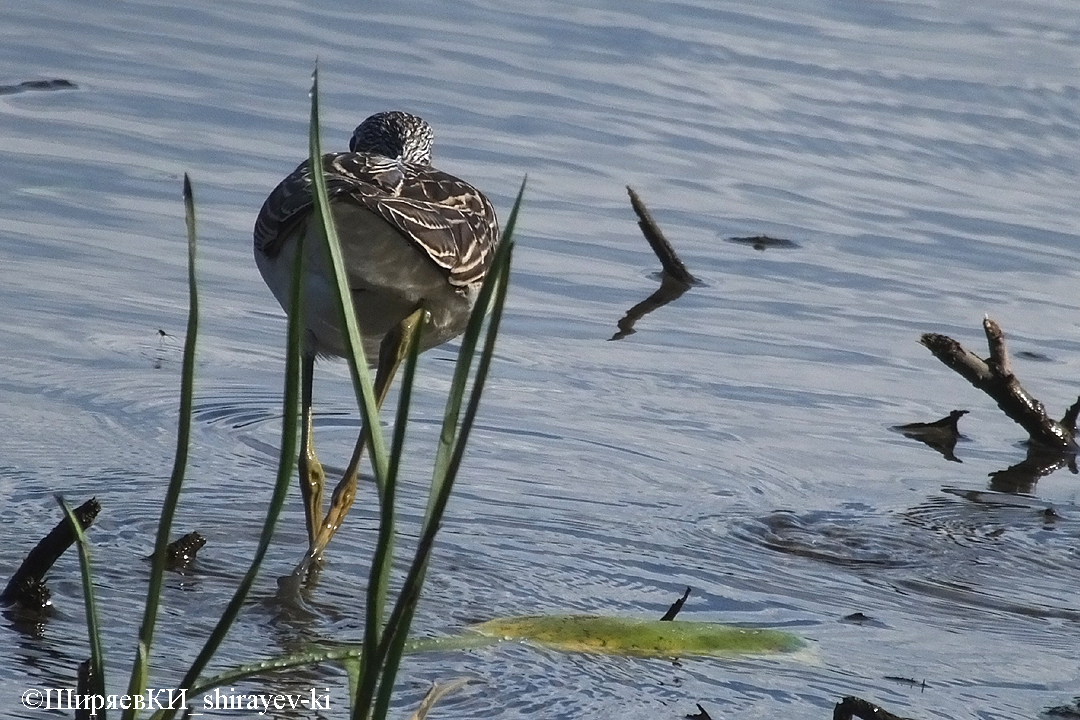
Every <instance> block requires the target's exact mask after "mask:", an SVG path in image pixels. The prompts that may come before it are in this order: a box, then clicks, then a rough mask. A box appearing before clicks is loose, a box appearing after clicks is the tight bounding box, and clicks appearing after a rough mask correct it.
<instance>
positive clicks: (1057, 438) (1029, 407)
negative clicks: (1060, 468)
mask: <svg viewBox="0 0 1080 720" xmlns="http://www.w3.org/2000/svg"><path fill="white" fill-rule="evenodd" d="M983 331H984V332H985V333H986V342H987V345H988V346H989V348H990V357H988V358H986V359H985V360H984V359H982V358H980V357H979V356H978V355H976V354H975V353H973V352H971V351H970V350H965V349H964V348H963V346H961V345H960V343H958V342H957V341H955V340H953V339H952V338H950V337H947V336H945V335H937V334H934V333H926V334H925V335H923V336H922V338H920V340H919V342H921V343H922V344H923V345H925V346H926V347H927V348H928V349H929V350H930V352H932V353H933V354H934V357H936V358H937V359H938V360H940V361H941V362H943V363H945V364H946V365H948V366H949V367H950V368H952V369H953V370H955V371H956V372H958V373H960V374H961V375H963V376H964V378H966V379H967V381H968V382H970V383H971V384H972V385H974V386H975V387H977V388H979V389H980V390H982V391H983V392H985V393H986V394H987V395H989V396H990V397H991V398H993V399H994V401H995V402H996V403H997V404H998V407H999V408H1001V410H1002V411H1003V412H1004V413H1005V414H1006V415H1008V416H1009V417H1010V418H1012V420H1013V421H1014V422H1016V423H1018V424H1019V425H1020V426H1021V427H1022V428H1024V429H1025V430H1027V433H1028V436H1029V437H1030V438H1031V441H1032V442H1033V443H1036V444H1038V445H1043V446H1046V447H1050V448H1057V449H1060V450H1069V451H1075V450H1076V444H1075V434H1076V419H1077V415H1078V414H1080V398H1078V399H1077V401H1076V402H1075V403H1074V404H1073V405H1072V407H1070V408H1069V409H1068V411H1067V412H1066V413H1065V416H1064V417H1063V418H1062V419H1061V421H1057V420H1053V419H1052V418H1050V417H1049V416H1048V415H1047V414H1046V408H1045V407H1044V406H1043V404H1042V403H1041V402H1039V401H1038V400H1036V399H1035V398H1034V397H1033V396H1032V395H1031V393H1029V392H1028V391H1027V390H1025V389H1024V388H1023V386H1022V385H1020V381H1019V380H1017V379H1016V376H1015V375H1014V374H1013V372H1012V366H1011V364H1010V362H1009V354H1008V352H1007V351H1006V349H1005V334H1004V333H1003V332H1002V331H1001V327H1000V326H999V325H998V324H997V323H996V322H994V321H993V320H991V319H990V318H989V317H985V318H983Z"/></svg>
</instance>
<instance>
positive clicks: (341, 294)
mask: <svg viewBox="0 0 1080 720" xmlns="http://www.w3.org/2000/svg"><path fill="white" fill-rule="evenodd" d="M308 150H309V158H308V163H309V166H308V167H309V170H310V174H311V183H312V187H311V189H312V193H311V195H312V200H313V202H314V209H315V215H316V218H317V222H318V223H319V226H320V227H321V229H322V231H323V237H324V238H325V239H326V249H327V252H328V257H329V260H330V266H331V268H333V271H334V281H335V284H336V287H337V292H336V293H331V294H332V295H333V296H334V299H335V304H336V305H337V308H338V317H339V318H340V319H341V327H342V328H343V329H344V331H345V332H343V333H342V338H343V340H344V341H345V349H346V350H347V353H346V359H347V360H348V361H349V372H350V373H351V375H352V381H353V389H354V391H355V393H356V401H357V404H358V405H359V406H360V414H361V416H362V418H363V421H364V428H365V432H367V433H368V438H369V440H370V443H369V445H370V447H371V465H372V469H373V471H374V473H375V482H376V483H378V485H379V490H380V493H381V492H382V490H383V488H384V487H385V482H386V470H387V457H386V445H385V444H384V442H383V438H382V429H381V428H380V427H379V409H378V406H377V404H376V402H375V390H374V386H373V384H372V380H371V372H370V370H369V369H368V362H367V358H366V357H365V355H364V344H363V342H362V339H361V336H360V328H359V326H358V325H357V322H356V310H355V308H354V307H353V301H352V291H351V290H350V288H349V279H348V276H347V275H346V272H345V259H344V257H343V256H342V253H341V242H340V241H339V240H338V234H337V228H336V227H335V225H334V218H333V215H332V214H331V210H330V200H329V196H328V195H327V190H326V176H325V175H324V174H323V164H322V147H321V143H320V141H319V68H318V66H317V65H316V67H315V72H314V73H312V76H311V127H310V130H309V134H308Z"/></svg>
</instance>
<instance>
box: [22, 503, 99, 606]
mask: <svg viewBox="0 0 1080 720" xmlns="http://www.w3.org/2000/svg"><path fill="white" fill-rule="evenodd" d="M100 511H101V505H99V504H98V501H97V499H96V498H91V499H90V500H87V501H86V502H84V503H83V504H82V505H80V506H79V507H78V508H76V509H75V517H76V518H77V519H78V521H79V525H80V526H81V527H82V528H83V529H84V530H85V529H86V528H88V527H90V524H91V523H93V522H94V518H95V517H97V514H98V512H100ZM74 542H75V532H74V531H73V530H72V528H71V526H70V525H69V524H68V521H67V519H66V518H65V519H63V520H61V521H60V522H59V524H57V526H56V527H54V528H53V529H52V530H51V531H50V532H49V534H48V535H46V536H45V537H44V538H42V539H41V542H39V543H38V544H37V546H35V547H34V549H33V550H31V551H30V552H29V554H28V555H27V556H26V559H25V560H23V562H22V565H20V566H19V569H18V570H16V571H15V574H14V575H12V576H11V580H9V581H8V584H7V587H5V588H4V592H2V593H0V603H4V604H7V605H10V604H11V603H15V602H18V603H20V604H21V605H25V606H26V607H29V608H32V609H43V608H44V607H45V605H47V604H48V601H49V591H48V589H46V588H45V585H44V580H45V573H47V572H49V568H51V567H52V566H53V563H55V562H56V561H57V559H58V558H59V557H60V556H61V555H63V554H64V551H65V550H67V549H68V548H69V547H70V546H71V544H72V543H74Z"/></svg>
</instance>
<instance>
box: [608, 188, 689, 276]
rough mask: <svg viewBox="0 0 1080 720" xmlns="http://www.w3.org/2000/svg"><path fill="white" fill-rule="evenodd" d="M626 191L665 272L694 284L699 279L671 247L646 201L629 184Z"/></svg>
mask: <svg viewBox="0 0 1080 720" xmlns="http://www.w3.org/2000/svg"><path fill="white" fill-rule="evenodd" d="M626 191H627V192H628V193H630V204H631V205H632V206H633V207H634V212H635V213H637V216H638V227H640V228H641V232H642V233H643V234H644V235H645V239H646V240H648V241H649V245H650V246H651V247H652V249H653V252H654V253H656V257H658V258H660V265H662V266H663V268H664V272H666V273H667V274H668V275H670V276H671V277H672V278H674V279H675V280H678V281H679V282H681V283H683V284H685V285H693V284H694V283H695V282H697V280H695V279H694V276H693V275H691V274H690V273H689V271H687V269H686V266H685V265H683V263H682V260H680V259H679V256H678V255H676V254H675V249H674V248H673V247H671V243H669V242H668V241H667V238H665V237H664V233H662V232H660V228H659V226H657V224H656V221H654V220H653V219H652V215H650V214H649V210H648V208H646V207H645V203H643V202H641V198H639V197H638V195H637V193H636V192H634V189H633V188H632V187H630V186H629V185H627V186H626Z"/></svg>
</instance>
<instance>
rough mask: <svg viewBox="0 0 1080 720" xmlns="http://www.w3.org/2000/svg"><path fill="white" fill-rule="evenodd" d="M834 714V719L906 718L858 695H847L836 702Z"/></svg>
mask: <svg viewBox="0 0 1080 720" xmlns="http://www.w3.org/2000/svg"><path fill="white" fill-rule="evenodd" d="M832 716H833V720H851V719H852V718H856V717H857V718H862V720H906V719H905V718H902V717H900V716H899V715H893V714H892V713H891V712H889V711H888V710H882V709H881V708H880V707H878V706H877V705H875V704H873V703H871V702H867V701H866V700H863V699H862V698H857V697H846V698H844V699H843V700H841V701H840V702H838V703H836V707H835V708H833V715H832Z"/></svg>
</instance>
